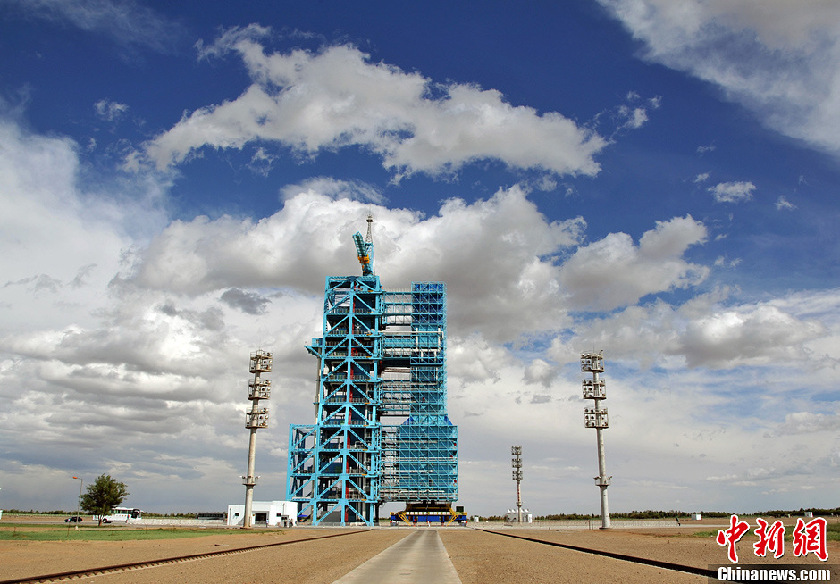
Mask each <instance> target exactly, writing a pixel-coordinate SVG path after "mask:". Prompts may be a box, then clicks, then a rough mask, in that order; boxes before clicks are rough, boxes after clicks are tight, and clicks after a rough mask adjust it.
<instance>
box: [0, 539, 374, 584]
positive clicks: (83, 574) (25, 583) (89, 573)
mask: <svg viewBox="0 0 840 584" xmlns="http://www.w3.org/2000/svg"><path fill="white" fill-rule="evenodd" d="M365 531H367V530H365V529H360V530H357V531H348V532H344V533H336V534H333V535H324V536H321V537H304V538H301V539H293V540H289V541H281V542H277V543H269V544H263V545H252V546H245V547H241V548H236V549H231V550H221V551H216V552H207V553H203V554H189V555H184V556H174V557H171V558H161V559H158V560H151V561H148V562H131V563H126V564H112V565H110V566H100V567H98V568H91V569H88V570H72V571H67V572H56V573H54V574H42V575H40V576H31V577H28V578H22V579H15V580H0V584H35V583H39V582H40V583H44V582H61V581H64V580H76V579H79V578H90V577H93V576H103V575H105V574H114V573H119V572H130V571H132V570H142V569H144V568H154V567H156V566H165V565H167V564H179V563H183V562H194V561H197V560H204V559H207V558H218V557H222V556H232V555H236V554H244V553H247V552H251V551H254V550H260V549H268V548H273V547H279V546H283V545H291V544H294V543H301V542H305V541H315V540H319V539H330V538H333V537H344V536H347V535H353V534H356V533H364V532H365Z"/></svg>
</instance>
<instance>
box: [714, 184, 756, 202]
mask: <svg viewBox="0 0 840 584" xmlns="http://www.w3.org/2000/svg"><path fill="white" fill-rule="evenodd" d="M754 190H755V185H754V184H752V183H751V182H747V181H739V182H724V183H718V184H716V185H715V186H713V187H709V192H710V193H712V196H713V197H714V199H715V201H717V202H718V203H742V202H744V201H749V200H750V199H752V194H753V191H754Z"/></svg>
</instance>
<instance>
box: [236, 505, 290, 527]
mask: <svg viewBox="0 0 840 584" xmlns="http://www.w3.org/2000/svg"><path fill="white" fill-rule="evenodd" d="M297 515H298V504H297V502H295V501H253V502H252V503H251V525H252V526H259V525H265V526H268V527H277V526H280V527H294V526H295V525H297ZM244 520H245V505H228V517H227V524H228V525H230V526H236V525H242V523H243V522H244Z"/></svg>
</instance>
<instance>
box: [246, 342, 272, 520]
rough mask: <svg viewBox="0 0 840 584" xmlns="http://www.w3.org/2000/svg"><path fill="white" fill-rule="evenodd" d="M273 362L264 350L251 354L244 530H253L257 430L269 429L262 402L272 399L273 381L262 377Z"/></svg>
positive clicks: (269, 369)
mask: <svg viewBox="0 0 840 584" xmlns="http://www.w3.org/2000/svg"><path fill="white" fill-rule="evenodd" d="M272 361H273V359H272V356H271V353H268V352H266V351H263V350H262V349H260V350H258V351H257V352H256V353H252V354H251V360H250V366H249V370H250V371H251V373H253V374H254V379H251V380H249V381H248V399H249V400H251V411H250V412H248V413H247V414H246V416H247V417H246V419H245V427H246V428H248V429H249V430H250V431H251V436H250V440H249V442H248V474H247V475H246V476H244V477H242V484H243V485H245V517H243V518H242V529H250V528H251V508H252V504H253V501H254V487H255V486H256V484H257V479H258V478H259V477H258V476H255V475H254V466H255V464H256V457H257V430H258V429H259V428H268V408H262V407H260V400H261V399H266V400H267V399H269V398H270V397H271V380H269V379H262V378H261V377H260V375H261V374H262V373H269V372H270V371H271V365H272Z"/></svg>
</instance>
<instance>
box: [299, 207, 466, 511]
mask: <svg viewBox="0 0 840 584" xmlns="http://www.w3.org/2000/svg"><path fill="white" fill-rule="evenodd" d="M367 221H368V228H367V235H366V236H365V237H364V238H363V237H362V235H361V234H360V233H356V234H355V235H354V236H353V239H354V241H355V243H356V251H357V255H358V259H359V263H360V264H361V267H362V275H361V276H329V277H327V278H326V285H325V288H324V315H323V337H322V338H315V339H312V344H311V345H309V346H307V347H306V348H307V350H308V351H309V353H310V354H312V355H313V356H315V357H316V358H317V360H318V379H317V384H318V388H317V394H316V403H315V405H316V408H317V413H316V421H315V423H314V424H307V425H302V424H292V425H291V427H290V430H289V466H288V474H287V489H286V499H287V500H289V501H297V502H298V503H300V508H301V511H300V515H301V516H305V517H308V518H309V520H310V523H311V524H312V525H318V524H321V523H331V524H332V523H338V524H341V525H348V524H365V525H373V524H374V523H375V522H376V520H377V517H378V512H379V506H380V505H381V504H383V503H388V502H404V503H406V504H407V509H408V508H411V506H412V505H414V506H415V507H414V508H422V509H426V510H429V509H437V510H445V514H448V515H449V516H450V519H454V518H455V513H454V512H452V507H451V505H452V503H453V502H455V501H456V500H457V499H458V427H457V426H455V425H453V424H452V423H451V422H450V421H449V415H448V412H447V391H446V286H445V284H444V283H443V282H412V284H411V289H410V290H402V291H388V290H384V289H383V288H382V284H381V282H380V280H379V276H377V275H375V274H374V273H373V239H372V234H371V224H372V221H373V218H372V217H371V216H368V219H367ZM441 515H444V513H443V512H442V513H441ZM403 518H405V515H404V514H403Z"/></svg>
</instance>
